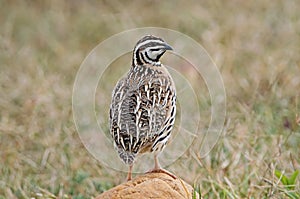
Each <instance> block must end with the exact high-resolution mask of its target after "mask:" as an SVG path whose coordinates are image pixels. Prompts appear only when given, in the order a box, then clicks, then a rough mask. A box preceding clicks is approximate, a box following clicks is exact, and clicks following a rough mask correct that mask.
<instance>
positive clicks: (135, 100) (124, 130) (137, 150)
mask: <svg viewBox="0 0 300 199" xmlns="http://www.w3.org/2000/svg"><path fill="white" fill-rule="evenodd" d="M167 50H172V47H171V46H169V45H168V44H167V43H166V42H165V41H164V40H163V39H161V38H159V37H156V36H153V35H147V36H144V37H142V38H141V39H140V40H139V41H138V42H137V44H136V45H135V47H134V50H133V55H132V64H131V68H130V70H129V72H128V73H127V75H126V76H125V77H124V78H122V79H120V80H119V81H118V82H117V84H116V86H115V88H114V90H113V92H112V100H111V105H110V134H111V136H112V138H113V142H114V148H115V149H116V151H117V153H118V155H119V157H120V159H121V160H122V161H123V162H124V163H125V164H127V165H128V166H129V171H128V176H127V180H131V178H132V167H133V164H134V161H135V159H136V157H137V155H138V154H143V153H147V152H150V153H153V154H154V160H155V166H154V169H153V170H152V171H153V172H161V171H162V172H166V171H165V170H163V169H162V168H161V167H160V165H159V161H158V154H159V153H160V152H161V151H162V150H163V149H164V147H165V146H166V144H167V142H168V140H169V138H170V135H171V130H172V128H173V126H174V122H175V115H176V89H175V84H174V81H173V79H172V77H171V75H170V73H169V72H168V70H167V68H166V67H165V66H164V65H163V64H162V63H161V62H160V58H161V56H162V55H163V54H164V53H165V52H166V51H167ZM166 173H168V172H166ZM171 176H172V174H171Z"/></svg>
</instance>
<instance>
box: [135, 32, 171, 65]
mask: <svg viewBox="0 0 300 199" xmlns="http://www.w3.org/2000/svg"><path fill="white" fill-rule="evenodd" d="M166 50H172V48H171V47H170V46H169V45H168V44H167V43H166V42H165V41H164V40H162V39H161V38H159V37H155V36H152V35H147V36H145V37H143V38H142V39H141V40H139V41H138V42H137V44H136V46H135V48H134V51H133V60H132V61H133V65H134V66H136V65H143V64H152V65H160V62H159V59H160V57H161V56H162V55H163V54H164V53H165V52H166Z"/></svg>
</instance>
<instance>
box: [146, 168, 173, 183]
mask: <svg viewBox="0 0 300 199" xmlns="http://www.w3.org/2000/svg"><path fill="white" fill-rule="evenodd" d="M146 173H165V174H167V175H168V176H170V177H171V178H173V179H174V180H176V179H177V177H176V176H175V175H174V174H172V173H170V172H169V171H167V170H165V169H153V170H150V171H148V172H146Z"/></svg>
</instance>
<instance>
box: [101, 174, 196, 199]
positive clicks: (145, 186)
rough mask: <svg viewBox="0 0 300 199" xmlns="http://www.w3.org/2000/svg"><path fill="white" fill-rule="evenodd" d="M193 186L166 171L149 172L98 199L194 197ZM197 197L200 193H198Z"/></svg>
mask: <svg viewBox="0 0 300 199" xmlns="http://www.w3.org/2000/svg"><path fill="white" fill-rule="evenodd" d="M192 196H193V187H192V186H191V185H189V184H187V183H186V182H184V181H183V180H182V179H180V178H177V179H173V178H172V177H171V176H169V175H167V174H165V173H147V174H144V175H141V176H138V177H136V178H134V179H132V180H131V181H128V182H125V183H123V184H120V185H118V186H116V187H114V188H112V189H110V190H108V191H106V192H104V193H102V194H101V195H99V196H98V197H96V199H130V198H132V199H143V198H157V199H159V198H173V199H185V198H186V199H191V198H193V197H192ZM196 198H197V199H199V195H198V194H197V197H196Z"/></svg>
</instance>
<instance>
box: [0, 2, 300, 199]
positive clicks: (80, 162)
mask: <svg viewBox="0 0 300 199" xmlns="http://www.w3.org/2000/svg"><path fill="white" fill-rule="evenodd" d="M0 25H1V26H0V172H1V173H0V198H30V197H32V198H47V197H48V198H55V197H60V198H93V197H95V196H97V195H98V194H99V193H101V192H103V191H105V190H107V189H109V188H111V187H113V186H115V185H118V184H120V183H122V182H124V180H125V179H126V173H122V172H117V171H114V170H112V169H109V168H105V167H103V166H102V165H101V164H100V163H99V162H98V161H97V160H96V159H94V158H93V157H92V156H91V155H90V154H89V153H88V152H87V150H86V149H85V147H84V146H83V144H82V143H81V141H80V139H79V136H78V134H77V132H76V129H75V125H74V122H73V117H72V89H73V83H74V80H75V76H76V73H77V71H78V69H79V66H80V64H81V63H82V61H83V59H84V58H85V57H86V56H87V54H88V53H89V52H90V51H91V50H92V49H93V48H94V47H95V46H96V45H97V44H99V43H100V42H101V41H103V40H105V39H106V38H108V37H110V36H112V35H114V34H116V33H119V32H121V31H125V30H128V29H132V28H137V27H146V26H153V27H164V28H170V29H174V30H177V31H180V32H182V33H184V34H187V35H189V36H190V37H192V38H193V39H194V40H196V41H197V42H199V43H200V44H201V45H203V47H204V48H205V49H206V50H207V51H208V53H209V54H210V55H211V57H212V59H213V60H214V62H215V63H216V65H217V66H218V68H219V70H220V72H221V74H222V77H223V80H224V85H225V88H226V94H227V116H226V122H225V131H224V132H223V133H222V135H221V137H220V140H219V141H218V143H217V145H216V147H215V148H214V149H213V150H212V151H211V153H210V154H209V156H207V157H205V158H202V157H199V155H198V154H197V153H195V152H194V151H187V153H186V154H185V155H184V156H183V157H182V158H181V160H178V162H177V163H175V165H174V166H173V167H171V168H167V169H170V170H171V171H172V172H174V173H176V174H178V175H179V176H180V177H182V178H183V179H184V180H185V181H187V182H188V183H190V184H192V185H194V186H195V187H196V188H198V190H200V192H201V195H202V196H203V197H204V198H247V197H248V198H251V197H252V198H269V197H274V198H283V197H290V198H293V197H294V198H297V197H300V193H299V192H300V191H299V186H300V185H299V176H298V177H297V171H299V169H300V153H299V146H300V126H299V125H300V105H299V103H300V96H299V95H300V92H299V88H300V56H299V54H300V5H299V2H297V1H296V0H291V1H279V0H275V1H271V0H262V1H242V0H233V1H230V2H226V3H225V2H223V1H218V0H212V1H189V2H186V1H177V0H175V1H156V0H155V1H150V0H146V1H127V0H126V1H122V2H120V1H116V0H111V1H79V0H77V1H60V0H53V1H17V0H16V1H5V0H0ZM165 39H166V40H167V38H165ZM133 45H134V44H133ZM116 48H117V46H116ZM125 63H129V61H128V60H126V61H125ZM195 81H197V80H195ZM108 95H110V93H108ZM205 104H208V103H206V102H205ZM202 105H203V104H202ZM207 106H208V105H207ZM202 107H203V108H204V109H205V105H203V106H202ZM200 108H201V106H200ZM201 119H203V120H202V122H203V123H205V121H207V122H209V118H201ZM120 164H122V163H121V161H120ZM293 174H294V175H293ZM293 176H296V177H293ZM282 179H290V180H282ZM287 185H289V186H287ZM297 194H298V195H297Z"/></svg>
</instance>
